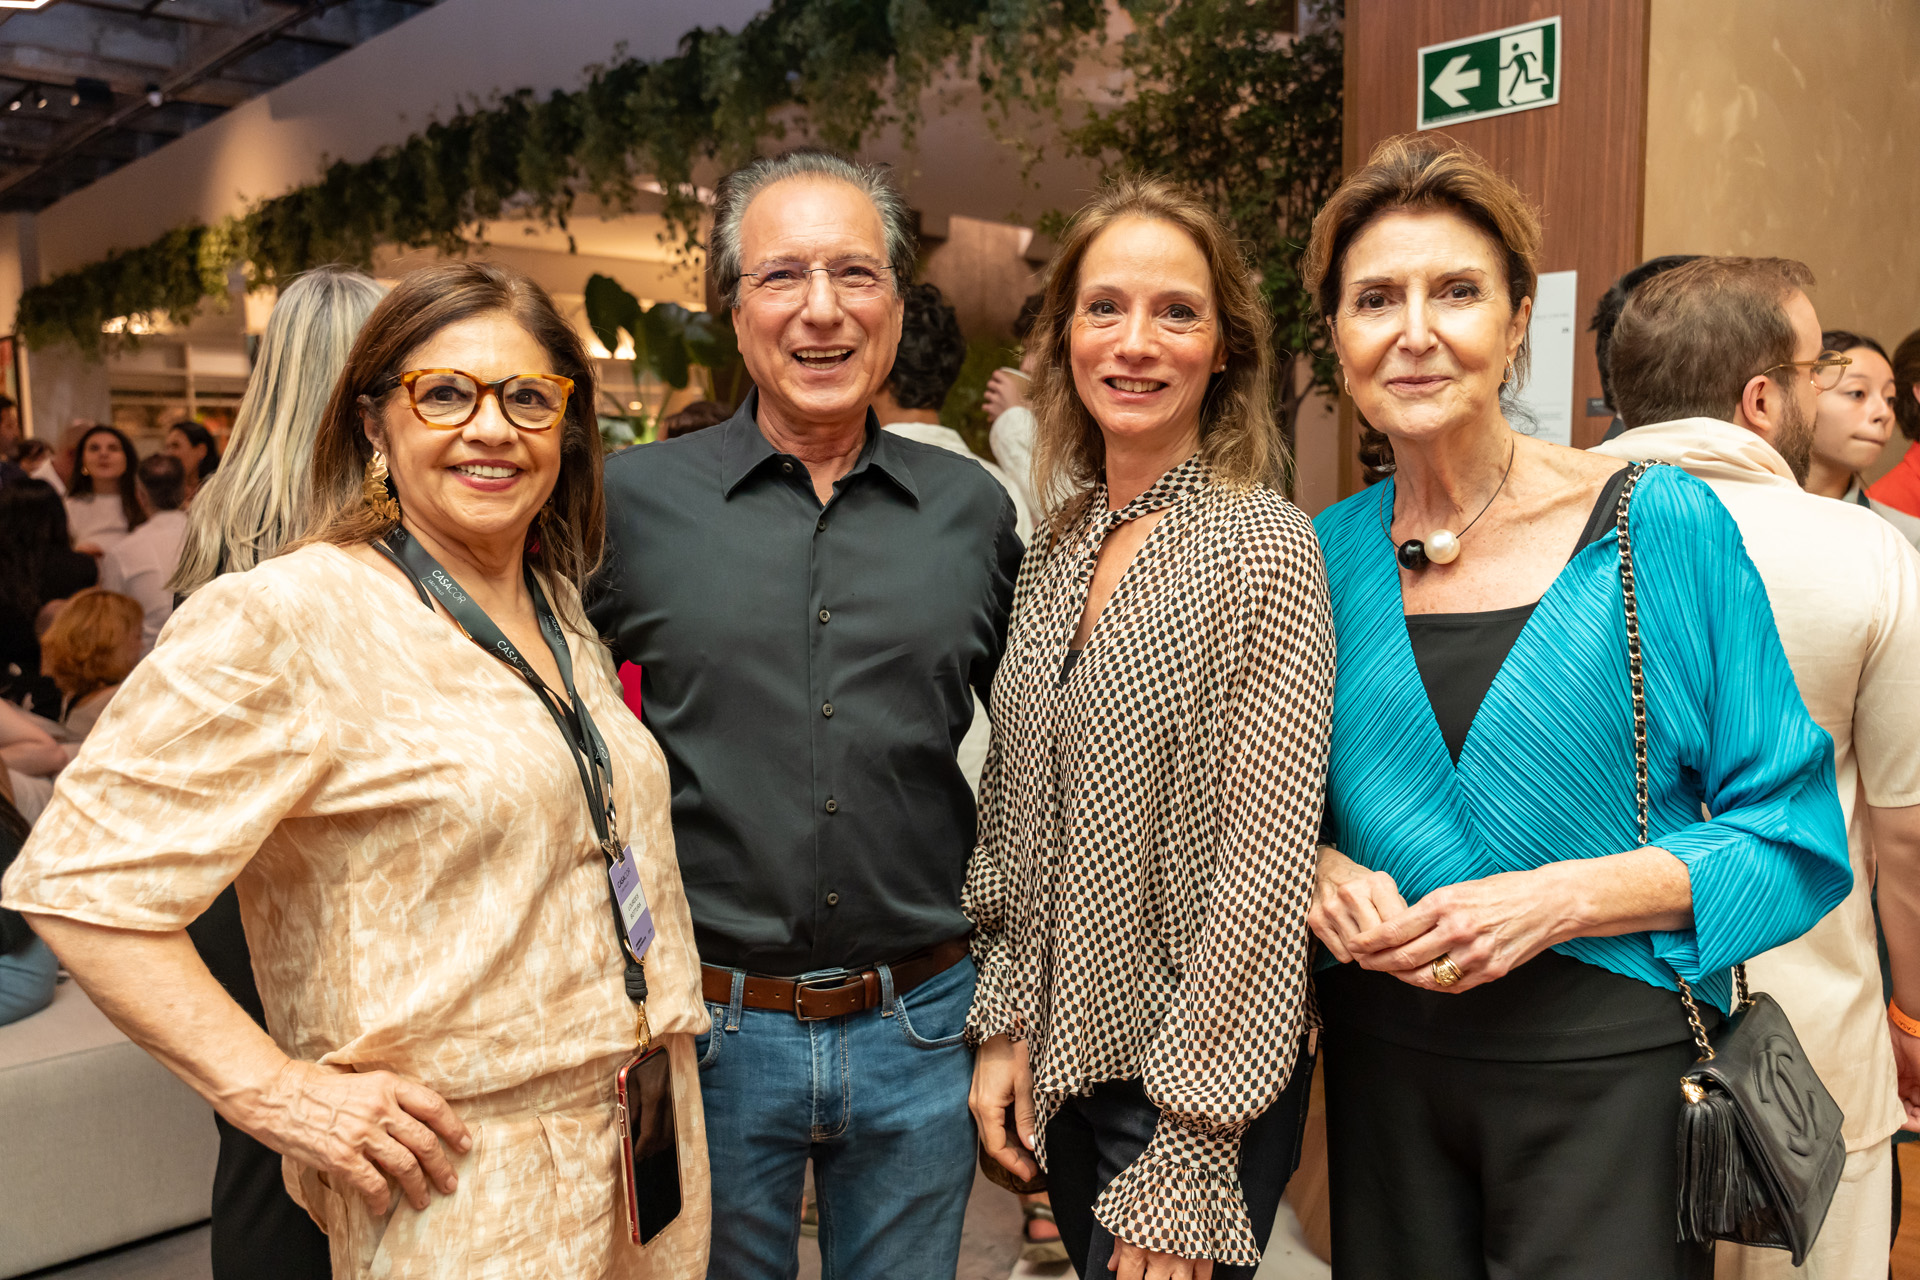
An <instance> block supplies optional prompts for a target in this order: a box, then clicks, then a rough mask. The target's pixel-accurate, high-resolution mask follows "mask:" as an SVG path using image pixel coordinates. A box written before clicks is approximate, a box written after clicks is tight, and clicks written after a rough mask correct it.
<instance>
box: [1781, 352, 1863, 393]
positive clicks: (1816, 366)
mask: <svg viewBox="0 0 1920 1280" xmlns="http://www.w3.org/2000/svg"><path fill="white" fill-rule="evenodd" d="M1852 363H1853V357H1852V356H1837V355H1834V354H1833V353H1832V352H1831V351H1828V352H1825V353H1823V354H1822V355H1821V356H1820V358H1819V359H1817V360H1782V361H1781V362H1780V363H1779V364H1776V365H1774V366H1773V368H1772V369H1762V370H1761V371H1760V376H1761V377H1763V378H1766V377H1771V376H1772V374H1773V370H1774V369H1805V370H1806V371H1807V377H1808V378H1809V379H1811V380H1812V382H1813V389H1814V390H1815V391H1831V390H1833V389H1834V388H1835V387H1837V386H1839V385H1840V379H1841V377H1842V375H1844V374H1845V373H1846V371H1847V366H1848V365H1850V364H1852Z"/></svg>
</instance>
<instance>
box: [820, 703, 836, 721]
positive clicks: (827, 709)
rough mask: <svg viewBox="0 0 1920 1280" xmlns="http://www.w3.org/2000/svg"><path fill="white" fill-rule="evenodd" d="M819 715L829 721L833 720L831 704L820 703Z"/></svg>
mask: <svg viewBox="0 0 1920 1280" xmlns="http://www.w3.org/2000/svg"><path fill="white" fill-rule="evenodd" d="M820 714H821V715H823V716H825V717H826V718H827V719H829V720H831V719H833V704H832V703H831V702H823V703H821V704H820Z"/></svg>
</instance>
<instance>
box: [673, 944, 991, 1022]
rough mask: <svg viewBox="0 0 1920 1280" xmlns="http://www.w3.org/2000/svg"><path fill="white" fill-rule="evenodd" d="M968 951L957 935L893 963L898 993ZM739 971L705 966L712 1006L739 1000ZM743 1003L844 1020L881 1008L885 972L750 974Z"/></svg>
mask: <svg viewBox="0 0 1920 1280" xmlns="http://www.w3.org/2000/svg"><path fill="white" fill-rule="evenodd" d="M966 955H967V942H966V939H964V938H953V939H949V940H948V941H946V942H936V943H935V944H934V945H932V946H931V947H927V948H926V949H924V950H921V951H916V952H914V953H913V954H912V955H910V956H904V957H902V958H901V959H900V960H899V961H897V962H895V963H893V964H890V965H888V966H887V968H888V969H890V970H892V971H893V992H894V994H895V995H905V994H906V993H907V992H909V991H911V990H913V989H914V988H915V987H917V986H919V985H920V984H921V983H923V982H925V981H926V980H927V979H929V978H931V977H933V976H935V975H936V974H941V973H945V972H946V971H947V970H949V969H951V968H953V966H954V965H956V964H959V963H960V961H961V960H963V959H964V958H965V957H966ZM733 974H734V971H733V970H732V969H722V968H719V967H717V966H715V965H710V964H703V965H701V966H700V987H701V991H702V993H703V994H704V995H705V997H706V1001H707V1003H708V1004H731V1003H732V1002H733ZM740 1003H741V1004H743V1005H745V1006H746V1007H747V1008H749V1009H773V1010H777V1011H778V1012H780V1013H790V1014H792V1015H793V1016H794V1017H796V1018H798V1019H800V1021H802V1022H818V1021H820V1020H821V1019H823V1018H839V1017H843V1016H845V1015H846V1014H849V1013H859V1012H860V1011H861V1010H863V1009H874V1008H878V1007H879V1004H880V972H879V970H877V969H861V970H858V971H856V972H852V973H836V974H832V975H830V976H828V977H824V978H812V979H808V980H806V981H799V980H796V979H793V978H761V977H756V976H755V975H753V974H748V975H747V979H746V990H745V991H744V992H743V993H742V995H741V1000H740Z"/></svg>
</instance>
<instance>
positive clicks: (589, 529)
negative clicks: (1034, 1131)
mask: <svg viewBox="0 0 1920 1280" xmlns="http://www.w3.org/2000/svg"><path fill="white" fill-rule="evenodd" d="M592 393H593V372H592V366H591V365H590V364H589V363H588V361H587V358H586V353H585V352H584V351H583V350H582V349H581V345H580V340H579V338H578V337H577V336H575V334H574V332H573V330H572V328H571V327H570V326H569V325H568V323H567V322H566V320H565V319H564V318H562V317H561V316H560V315H559V313H558V312H557V311H555V309H554V307H553V304H552V302H551V301H550V300H549V299H548V297H547V296H546V294H545V293H543V292H542V291H541V290H540V288H539V287H538V286H537V285H535V284H533V283H532V282H531V281H529V280H527V279H526V278H525V277H523V276H519V275H517V274H514V273H512V272H510V271H506V270H503V269H501V268H498V267H492V266H484V265H479V264H473V263H450V264H446V265H443V266H437V267H431V268H428V269H425V270H423V271H420V272H417V273H415V274H413V275H411V276H409V277H407V278H406V279H405V280H403V281H402V282H401V283H400V284H399V285H398V286H397V287H396V288H395V289H394V290H393V292H392V293H390V294H389V295H388V296H387V297H386V299H385V300H384V301H382V302H381V303H380V305H379V306H378V307H377V308H376V309H375V310H374V312H373V314H372V315H371V316H370V317H369V318H368V320H367V322H366V326H365V327H364V328H363V329H362V330H361V332H360V335H359V337H358V339H357V340H356V341H355V342H354V345H353V349H352V353H351V354H350V355H349V356H348V359H347V364H346V368H345V370H344V371H343V372H342V374H341V376H340V381H339V383H338V384H337V385H336V386H335V388H334V391H333V396H332V399H331V401H330V402H329V404H328V407H327V410H326V414H325V416H324V418H323V419H322V421H321V425H320V429H319V436H318V441H317V445H316V449H315V456H314V466H313V475H314V485H315V488H316V490H317V493H316V495H315V500H316V519H315V523H314V526H313V529H312V531H311V534H310V536H309V538H308V539H307V541H306V542H305V543H304V544H302V545H301V546H299V547H298V548H297V549H296V550H294V551H292V552H290V553H288V554H286V555H282V556H279V557H276V558H274V559H271V560H269V561H267V562H266V563H264V564H261V565H259V566H258V567H256V568H254V569H251V570H249V571H247V572H245V573H237V574H228V575H225V576H223V577H220V578H218V579H215V580H214V581H213V582H211V583H209V584H207V585H206V586H204V587H202V588H201V589H200V590H199V591H197V592H195V593H194V595H193V596H192V598H191V599H190V600H188V602H187V603H186V604H185V605H184V606H183V607H182V608H181V609H180V611H179V612H178V613H176V614H175V615H174V618H173V620H172V622H171V624H170V625H169V627H168V628H167V631H166V633H165V634H164V635H163V636H162V638H161V641H160V643H159V645H158V646H157V647H156V648H155V649H154V651H153V653H152V654H151V655H150V656H149V657H148V658H147V659H146V660H145V661H144V662H142V663H141V664H140V667H139V668H138V669H137V670H136V671H135V672H134V674H133V676H132V677H131V678H130V679H129V680H128V681H127V683H126V685H125V686H124V687H123V689H122V691H121V693H120V694H119V695H118V696H117V697H116V698H115V700H114V703H113V705H112V707H111V708H110V710H109V711H108V713H107V715H106V716H105V718H103V719H102V720H101V722H100V725H99V727H98V728H97V729H96V731H95V732H94V734H93V735H92V737H90V738H89V739H88V742H87V745H86V747H85V749H84V750H83V751H82V752H81V754H80V756H79V758H78V759H77V760H76V761H75V762H74V763H73V765H72V766H71V767H70V768H69V769H68V770H67V771H66V773H65V774H64V775H63V776H62V778H61V780H60V783H59V786H58V788H57V790H56V792H55V795H54V799H53V802H52V804H51V805H50V807H49V808H48V809H47V811H46V813H45V814H44V815H43V816H42V817H41V819H40V822H39V823H38V825H37V826H36V828H35V830H34V833H33V836H32V838H31V840H30V841H29V843H28V845H27V847H26V849H25V850H24V851H23V852H22V853H21V854H20V857H19V860H18V862H17V863H16V864H15V866H14V867H13V869H12V870H11V871H10V872H9V873H8V875H7V878H6V881H5V885H4V888H5V894H4V900H5V903H6V905H7V906H8V907H10V908H12V909H14V910H17V911H19V912H21V913H22V914H24V915H26V916H27V917H28V919H29V920H30V921H31V922H32V924H33V927H34V929H35V930H36V931H37V932H38V933H39V934H40V935H41V937H43V938H44V939H45V940H46V941H47V943H48V944H49V945H50V946H51V947H52V948H53V950H54V951H55V953H56V954H58V955H59V957H60V959H61V960H62V962H63V963H64V964H65V965H66V966H67V968H68V969H69V970H71V971H72V972H73V974H74V976H75V977H76V978H77V979H78V980H79V981H80V983H81V985H82V986H83V987H85V988H86V989H87V991H88V993H89V994H90V995H91V996H92V997H93V999H94V1002H95V1003H96V1004H98V1005H99V1006H100V1007H101V1008H102V1009H103V1010H104V1011H105V1012H106V1013H107V1015H108V1016H109V1017H110V1018H112V1019H113V1020H114V1022H115V1023H117V1024H118V1025H119V1026H120V1027H121V1029H122V1030H124V1031H125V1032H126V1033H127V1034H128V1035H129V1036H130V1037H132V1038H133V1039H134V1040H135V1041H136V1042H137V1043H139V1044H140V1045H142V1046H143V1047H145V1048H146V1049H147V1050H148V1051H149V1052H151V1053H152V1054H153V1055H154V1056H155V1057H157V1058H158V1059H159V1060H160V1061H161V1062H162V1063H164V1064H165V1065H166V1066H167V1067H168V1068H170V1069H171V1070H172V1071H173V1072H174V1073H175V1074H177V1075H179V1076H180V1077H181V1078H182V1079H183V1080H185V1081H186V1082H187V1083H188V1084H189V1085H191V1086H192V1087H193V1088H194V1089H196V1090H197V1091H198V1092H199V1093H201V1095H202V1096H204V1097H205V1098H206V1099H207V1100H208V1101H209V1102H210V1103H212V1104H213V1106H214V1108H215V1110H216V1111H218V1112H219V1113H220V1114H221V1115H223V1116H224V1117H226V1119H227V1120H229V1121H230V1122H231V1123H233V1124H234V1125H236V1126H238V1127H239V1128H241V1129H244V1130H245V1131H247V1132H248V1133H250V1134H252V1135H254V1136H255V1137H257V1138H259V1139H260V1140H261V1141H262V1142H264V1143H266V1144H267V1145H268V1146H270V1147H272V1148H274V1149H275V1150H277V1151H280V1152H281V1153H283V1154H284V1155H285V1156H286V1157H287V1158H288V1160H289V1161H290V1163H291V1169H292V1171H293V1172H294V1173H295V1175H296V1181H297V1183H298V1194H299V1198H300V1199H301V1200H302V1201H303V1203H304V1204H305V1205H306V1207H307V1208H308V1210H309V1211H311V1212H312V1213H313V1215H314V1217H315V1219H316V1220H318V1221H319V1222H320V1223H321V1224H322V1225H323V1226H324V1227H325V1229H326V1231H327V1234H328V1237H329V1244H330V1247H331V1250H332V1260H333V1273H334V1275H336V1276H367V1275H372V1274H376V1273H378V1274H390V1275H394V1276H410V1277H412V1276H418V1277H425V1276H446V1277H464V1276H468V1275H473V1274H477V1273H478V1271H479V1269H480V1267H481V1266H482V1264H484V1265H485V1266H486V1268H488V1270H489V1273H490V1274H492V1273H498V1274H503V1275H514V1276H544V1277H552V1278H555V1280H559V1278H561V1277H585V1276H595V1277H599V1276H618V1277H641V1276H649V1277H651V1276H674V1277H687V1278H689V1280H690V1278H691V1277H696V1276H699V1275H702V1274H704V1272H705V1270H706V1252H707V1221H706V1219H707V1211H706V1204H707V1200H706V1191H705V1185H704V1171H705V1168H706V1156H705V1148H704V1142H703V1139H702V1136H701V1135H702V1130H701V1127H700V1119H699V1117H700V1110H699V1085H698V1078H697V1075H696V1072H695V1068H694V1060H693V1053H692V1036H693V1033H695V1032H699V1031H704V1030H705V1029H706V1015H705V1012H704V1011H703V1009H702V1007H701V1003H700V993H699V986H698V976H697V969H698V963H697V961H696V960H695V957H694V950H693V942H692V926H691V924H690V923H689V921H688V917H687V909H686V903H685V899H684V897H683V896H682V892H681V887H680V878H679V872H678V870H677V867H676V864H675V862H674V856H673V837H672V833H671V831H670V829H669V826H668V814H667V771H666V765H665V762H664V760H663V759H662V757H661V754H660V752H659V750H658V748H656V747H655V745H654V743H653V740H652V738H651V737H650V736H649V735H648V733H647V731H646V730H645V729H644V728H642V727H641V725H640V723H639V722H638V721H637V720H635V719H634V718H633V716H632V715H630V714H629V713H628V712H627V711H626V709H625V708H624V706H623V705H622V704H621V701H620V695H619V692H618V690H617V689H616V687H615V685H614V681H613V673H612V668H611V666H610V665H609V663H608V662H607V660H606V656H605V653H604V651H603V650H602V649H601V648H600V646H599V644H598V642H597V641H596V640H595V639H594V637H593V633H592V632H591V630H590V629H589V628H588V626H587V623H586V621H585V619H584V617H583V616H582V613H581V609H580V596H579V590H580V586H581V584H582V583H583V582H584V581H585V579H586V576H587V574H588V573H589V572H590V571H591V570H592V568H593V566H594V564H595V562H596V561H597V560H598V559H599V556H600V544H601V536H602V531H603V528H604V509H603V505H602V498H601V488H600V456H601V452H600V442H599V438H598V431H597V427H596V423H595V420H594V415H593V407H592V406H593V394H592ZM482 643H484V645H485V647H484V648H483V647H482ZM610 878H611V883H610ZM230 882H237V887H238V889H239V898H240V908H241V913H242V916H243V917H244V919H245V922H246V930H247V935H248V942H249V943H250V944H251V946H252V950H253V966H254V969H255V971H256V973H257V974H258V976H259V984H260V996H261V1001H262V1003H263V1004H264V1006H265V1009H266V1015H267V1025H268V1027H269V1028H271V1031H272V1037H271V1038H269V1037H268V1035H267V1034H266V1033H265V1032H262V1031H261V1030H260V1029H259V1027H257V1026H256V1025H255V1024H254V1022H253V1021H252V1020H251V1019H250V1018H248V1016H247V1015H246V1014H245V1013H244V1012H242V1010H241V1009H240V1007H239V1006H238V1005H237V1004H235V1003H234V1001H233V1000H232V999H231V998H230V997H228V996H227V994H226V993H225V992H224V991H223V990H222V989H221V987H220V986H219V984H218V983H217V982H215V980H214V979H213V977H212V976H211V975H210V974H209V973H208V971H207V968H206V966H205V965H204V964H203V963H202V962H201V961H200V959H199V957H198V956H197V955H196V954H195V952H194V950H193V946H192V944H191V943H190V942H189V940H188V938H187V935H186V933H185V932H184V929H185V926H186V924H187V923H188V922H189V921H191V920H193V919H195V918H196V917H197V916H198V915H199V914H200V913H201V912H202V911H203V910H205V909H206V907H207V905H208V903H210V902H211V901H212V900H213V898H214V896H215V895H216V894H218V893H219V892H220V891H221V890H222V889H223V888H225V887H226V885H227V884H228V883H230ZM643 963H644V968H642V964H643ZM649 1040H651V1041H652V1042H654V1043H657V1044H658V1045H661V1046H664V1049H665V1054H664V1056H663V1057H660V1058H651V1059H646V1060H639V1059H637V1052H638V1051H639V1050H641V1049H643V1048H644V1047H646V1045H647V1043H648V1042H649ZM636 1061H639V1064H640V1069H645V1068H647V1067H648V1064H649V1063H650V1064H651V1072H652V1074H650V1075H646V1077H645V1078H646V1079H647V1080H648V1081H650V1082H651V1085H652V1087H653V1088H654V1093H653V1094H652V1095H650V1096H651V1098H652V1099H653V1104H654V1105H652V1106H651V1107H649V1106H648V1105H646V1104H647V1099H642V1098H640V1097H638V1096H635V1097H632V1098H631V1099H630V1101H631V1103H632V1108H633V1110H632V1112H631V1115H632V1117H633V1118H634V1120H635V1124H634V1126H632V1127H633V1128H635V1129H641V1128H643V1126H642V1125H641V1123H640V1121H641V1120H643V1119H644V1120H645V1122H646V1126H645V1127H646V1134H643V1135H642V1136H643V1137H645V1136H647V1134H658V1133H661V1132H664V1133H665V1134H666V1135H667V1137H666V1145H665V1148H664V1150H665V1153H666V1156H665V1163H664V1164H662V1163H661V1162H660V1161H658V1160H656V1161H654V1162H653V1163H652V1164H648V1165H645V1166H644V1167H643V1168H642V1169H641V1171H640V1173H638V1174H633V1175H632V1177H633V1181H634V1182H635V1183H636V1184H641V1183H642V1180H643V1176H644V1179H645V1182H644V1184H643V1185H639V1187H638V1191H639V1200H640V1202H641V1203H642V1204H644V1205H645V1206H647V1208H648V1209H658V1208H659V1206H660V1204H661V1203H662V1200H661V1196H660V1194H658V1193H660V1192H662V1191H663V1189H664V1188H665V1184H667V1183H672V1184H673V1187H672V1189H673V1190H675V1191H676V1192H677V1193H678V1194H679V1199H678V1200H677V1201H675V1207H676V1208H677V1213H674V1214H671V1215H668V1216H666V1217H662V1216H660V1215H658V1214H655V1216H653V1217H652V1218H651V1219H649V1220H647V1221H645V1222H643V1223H641V1224H640V1227H641V1228H642V1229H641V1230H636V1229H635V1227H634V1226H633V1225H631V1223H630V1219H631V1217H632V1216H633V1215H634V1214H635V1209H634V1208H633V1205H634V1202H635V1196H634V1194H633V1192H632V1191H628V1190H626V1189H623V1186H622V1182H623V1177H624V1176H627V1175H628V1173H629V1171H630V1170H631V1169H632V1164H631V1163H630V1162H629V1161H627V1160H626V1155H625V1151H626V1148H625V1141H624V1137H625V1130H626V1129H627V1128H628V1126H627V1125H626V1124H625V1123H624V1119H625V1117H626V1114H627V1113H624V1112H621V1113H617V1112H616V1089H617V1087H618V1086H619V1084H625V1083H628V1080H629V1077H628V1074H627V1072H626V1071H625V1070H624V1069H623V1068H624V1067H625V1066H626V1065H630V1064H632V1063H634V1062H636ZM617 1082H618V1083H617ZM663 1093H664V1101H662V1094H663ZM676 1100H677V1104H678V1105H677V1106H675V1105H674V1103H675V1101H676ZM675 1128H677V1129H678V1131H679V1134H680V1141H679V1142H678V1143H677V1144H675V1143H674V1142H673V1139H672V1136H671V1135H672V1132H673V1129H675ZM642 1148H643V1150H644V1149H646V1148H645V1145H644V1143H643V1144H642ZM676 1150H677V1157H676V1155H675V1152H676ZM676 1161H677V1163H676ZM396 1184H397V1188H398V1191H399V1194H398V1195H396V1194H395V1188H396ZM643 1216H644V1215H643ZM636 1236H639V1237H641V1238H650V1241H651V1242H650V1243H649V1244H648V1245H646V1246H645V1247H644V1248H643V1247H642V1246H640V1245H639V1244H637V1243H635V1242H634V1241H635V1237H636Z"/></svg>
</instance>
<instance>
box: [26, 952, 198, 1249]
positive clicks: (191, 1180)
mask: <svg viewBox="0 0 1920 1280" xmlns="http://www.w3.org/2000/svg"><path fill="white" fill-rule="evenodd" d="M218 1151H219V1139H218V1137H217V1136H216V1135H215V1132H214V1127H213V1110H212V1108H210V1107H209V1106H207V1104H206V1103H205V1102H203V1101H201V1099H200V1098H199V1096H198V1095H196V1094H195V1093H194V1092H193V1091H192V1090H191V1089H189V1088H187V1086H186V1085H184V1084H182V1083H180V1081H179V1080H177V1079H175V1078H174V1077H173V1075H172V1074H171V1073H169V1072H168V1071H167V1069H166V1068H165V1067H163V1066H161V1065H160V1064H159V1063H157V1062H155V1061H154V1060H153V1059H152V1058H150V1057H148V1056H147V1054H146V1053H145V1052H144V1051H143V1050H141V1049H139V1048H137V1047H136V1046H135V1045H134V1044H133V1043H132V1042H131V1041H129V1040H128V1039H127V1038H126V1037H125V1036H123V1035H121V1034H120V1032H119V1031H117V1030H115V1029H114V1027H113V1024H112V1023H110V1022H108V1021H107V1019H106V1016H105V1015H104V1014H102V1013H101V1012H100V1011H99V1010H98V1009H96V1008H94V1006H93V1002H92V1001H91V1000H89V999H87V996H86V993H85V992H83V991H81V990H80V988H79V986H78V985H77V984H75V983H73V982H71V981H63V982H62V983H61V984H60V986H59V988H58V989H57V990H56V991H55V992H54V997H53V1004H52V1005H50V1006H49V1007H48V1008H45V1009H43V1010H41V1011H40V1012H39V1013H36V1014H34V1015H33V1016H32V1017H30V1018H24V1019H22V1020H21V1021H19V1022H16V1023H14V1024H12V1025H11V1026H5V1027H0V1277H5V1276H17V1275H21V1274H23V1273H25V1272H28V1271H33V1270H36V1269H38V1268H40V1267H45V1266H51V1265H53V1264H54V1263H57V1262H65V1261H68V1260H70V1259H73V1258H78V1257H81V1256H83V1255H85V1254H89V1253H93V1252H95V1251H97V1250H100V1249H109V1248H112V1247H113V1246H115V1245H119V1244H125V1243H127V1242H128V1241H131V1240H139V1239H142V1238H144V1237H146V1236H150V1235H154V1234H155V1233H157V1232H161V1231H169V1230H172V1229H173V1228H175V1227H182V1226H186V1225H187V1224H189V1223H193V1222H199V1221H202V1220H204V1219H205V1218H206V1216H207V1207H208V1204H209V1203H210V1201H211V1198H212V1193H213V1165H214V1160H215V1158H216V1156H217V1154H218Z"/></svg>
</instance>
